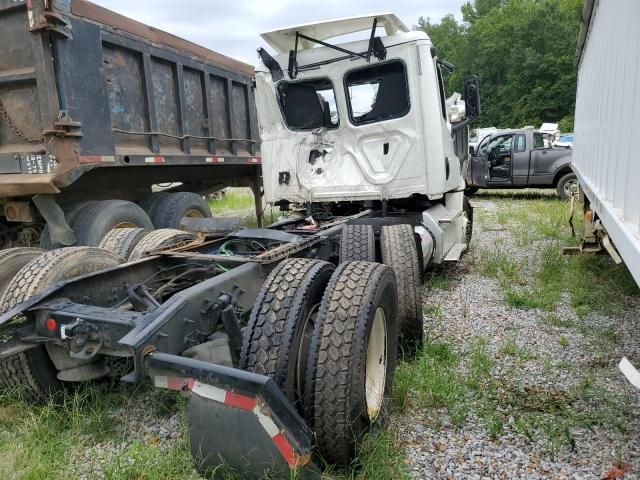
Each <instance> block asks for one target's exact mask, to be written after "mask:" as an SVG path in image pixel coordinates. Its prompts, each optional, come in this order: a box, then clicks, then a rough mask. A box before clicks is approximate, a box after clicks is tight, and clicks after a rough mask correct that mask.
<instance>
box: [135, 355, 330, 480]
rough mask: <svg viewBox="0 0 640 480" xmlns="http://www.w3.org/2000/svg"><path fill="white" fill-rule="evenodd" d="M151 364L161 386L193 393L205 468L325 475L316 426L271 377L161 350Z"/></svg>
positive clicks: (257, 474) (196, 451)
mask: <svg viewBox="0 0 640 480" xmlns="http://www.w3.org/2000/svg"><path fill="white" fill-rule="evenodd" d="M145 367H146V369H147V373H148V374H149V376H150V377H151V378H152V380H153V383H154V385H155V386H156V387H159V388H168V389H171V390H177V391H181V392H184V393H186V394H188V395H189V397H190V399H189V407H188V418H189V432H190V445H191V454H192V456H193V458H194V461H195V463H196V465H197V467H198V469H199V470H201V471H213V470H214V469H215V468H216V467H218V466H219V465H223V467H222V468H228V469H230V470H231V471H235V472H237V473H241V474H242V475H243V478H245V477H246V478H265V476H267V477H268V478H287V479H288V478H299V479H307V478H308V479H312V478H320V470H319V469H318V468H317V466H316V465H315V464H314V463H313V462H312V461H311V439H312V433H311V430H310V429H309V428H308V427H307V425H306V424H305V422H304V420H302V418H301V417H300V416H299V415H298V413H297V412H296V410H295V408H294V407H293V405H291V403H290V402H289V401H288V400H287V399H286V397H285V396H284V394H283V393H282V392H281V391H280V390H279V389H278V387H277V386H276V384H275V383H274V382H273V380H271V379H270V378H268V377H265V376H263V375H258V374H255V373H250V372H245V371H243V370H239V369H235V368H230V367H224V366H220V365H215V364H212V363H208V362H203V361H200V360H193V359H190V358H185V357H178V356H175V355H168V354H164V353H157V352H154V353H150V354H148V355H147V356H146V357H145Z"/></svg>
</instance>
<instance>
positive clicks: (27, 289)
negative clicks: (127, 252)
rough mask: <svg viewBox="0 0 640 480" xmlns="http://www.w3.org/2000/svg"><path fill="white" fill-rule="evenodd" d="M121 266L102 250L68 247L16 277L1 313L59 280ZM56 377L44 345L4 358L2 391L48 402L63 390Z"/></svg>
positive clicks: (0, 369) (0, 304)
mask: <svg viewBox="0 0 640 480" xmlns="http://www.w3.org/2000/svg"><path fill="white" fill-rule="evenodd" d="M121 263H122V259H121V258H119V257H118V256H116V255H114V254H112V253H110V252H106V251H104V250H101V249H99V248H91V247H67V248H60V249H57V250H52V251H50V252H46V253H44V254H42V255H40V256H38V257H36V258H35V259H33V260H31V261H30V262H29V263H27V264H26V265H25V266H24V267H22V268H21V269H20V271H19V272H18V273H17V274H16V275H15V276H14V278H13V280H11V282H10V283H9V285H8V286H7V288H6V290H5V292H4V295H3V297H2V300H1V301H0V311H2V312H5V311H7V310H9V309H11V308H13V307H15V306H16V305H18V304H19V303H21V302H23V301H25V300H26V299H28V298H29V297H32V296H34V295H36V294H38V293H40V292H42V291H44V290H46V289H47V288H49V287H51V286H52V285H53V284H55V283H57V282H59V281H62V280H69V279H71V278H74V277H77V276H79V275H85V274H87V273H91V272H95V271H98V270H102V269H105V268H109V267H114V266H116V265H119V264H121ZM56 375H57V370H56V368H55V366H54V365H53V363H52V362H51V360H50V358H49V356H48V354H47V352H46V350H45V348H44V347H43V346H42V345H38V346H36V347H34V348H31V349H29V350H25V351H22V352H20V353H17V354H15V355H10V356H8V357H4V358H1V359H0V390H2V391H6V390H9V389H14V388H17V389H19V390H20V391H21V393H22V396H23V398H24V399H25V400H27V401H30V402H37V403H40V402H44V401H46V400H47V399H48V398H49V397H50V396H51V395H53V394H55V393H56V392H58V391H60V390H61V389H62V388H63V384H62V382H60V381H59V380H58V378H57V376H56Z"/></svg>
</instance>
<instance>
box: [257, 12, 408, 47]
mask: <svg viewBox="0 0 640 480" xmlns="http://www.w3.org/2000/svg"><path fill="white" fill-rule="evenodd" d="M376 18H377V19H378V26H381V27H384V30H385V33H386V34H387V35H394V34H396V33H401V32H408V31H409V29H408V28H407V26H406V25H405V24H404V23H402V21H401V20H400V19H399V18H398V17H396V16H395V15H394V14H393V13H380V14H374V15H371V14H370V15H363V16H359V17H348V18H338V19H334V20H326V21H324V22H317V23H305V24H303V25H295V26H291V27H285V28H279V29H278V30H273V31H271V32H266V33H263V34H261V35H260V36H261V37H262V38H263V39H264V41H265V42H267V44H269V46H270V47H272V48H273V49H274V50H275V51H276V52H277V53H278V54H283V53H287V52H289V51H290V50H293V49H294V48H295V43H296V32H298V33H300V34H302V35H305V36H307V37H311V38H314V39H316V40H320V41H324V40H327V39H329V38H333V37H338V36H340V35H347V34H349V33H355V32H361V31H365V30H369V29H370V28H371V24H372V23H373V20H374V19H376ZM299 47H300V48H301V49H307V48H312V47H313V43H312V42H309V41H306V40H304V39H303V40H302V41H300V43H299Z"/></svg>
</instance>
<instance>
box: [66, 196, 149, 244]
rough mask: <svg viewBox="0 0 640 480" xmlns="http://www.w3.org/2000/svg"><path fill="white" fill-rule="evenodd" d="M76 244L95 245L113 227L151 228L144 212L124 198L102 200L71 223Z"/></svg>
mask: <svg viewBox="0 0 640 480" xmlns="http://www.w3.org/2000/svg"><path fill="white" fill-rule="evenodd" d="M72 227H73V231H74V232H75V233H76V237H77V238H78V245H86V246H91V247H97V246H98V245H99V244H100V242H101V241H102V239H103V238H104V236H105V235H106V234H107V233H109V231H111V230H112V229H114V228H135V227H138V228H145V229H147V230H153V224H152V223H151V219H150V218H149V216H148V215H147V214H146V212H145V211H144V210H143V209H142V208H140V207H139V206H138V205H136V204H135V203H133V202H128V201H126V200H103V201H101V202H96V203H95V204H94V205H92V206H91V207H89V208H87V209H85V210H84V211H83V212H82V213H81V214H80V215H79V216H78V218H77V220H76V221H75V222H74V224H73V226H72Z"/></svg>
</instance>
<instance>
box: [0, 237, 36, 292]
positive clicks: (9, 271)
mask: <svg viewBox="0 0 640 480" xmlns="http://www.w3.org/2000/svg"><path fill="white" fill-rule="evenodd" d="M43 253H44V250H42V249H41V248H26V247H18V248H8V249H6V250H0V265H2V269H0V299H1V298H2V295H4V292H5V290H6V288H7V286H8V285H9V283H10V282H11V280H12V279H13V277H15V275H16V273H18V271H19V270H20V269H21V268H22V267H24V266H25V265H26V264H27V263H29V262H30V261H31V260H33V259H34V258H37V257H39V256H40V255H42V254H43Z"/></svg>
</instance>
